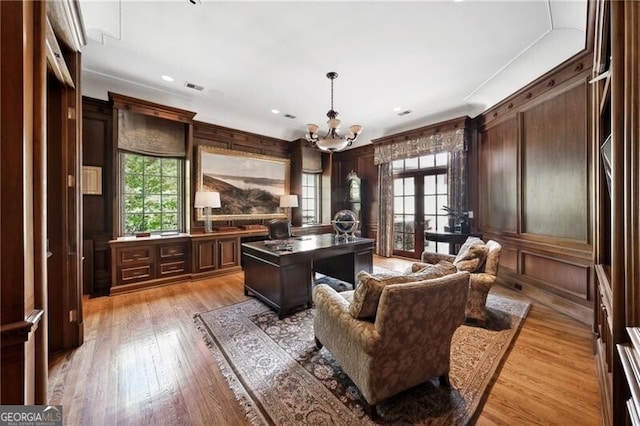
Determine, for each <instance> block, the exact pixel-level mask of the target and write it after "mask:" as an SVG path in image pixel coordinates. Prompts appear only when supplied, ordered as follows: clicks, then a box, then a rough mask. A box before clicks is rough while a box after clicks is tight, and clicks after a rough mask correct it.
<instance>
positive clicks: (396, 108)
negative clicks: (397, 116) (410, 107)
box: [393, 107, 402, 112]
mask: <svg viewBox="0 0 640 426" xmlns="http://www.w3.org/2000/svg"><path fill="white" fill-rule="evenodd" d="M400 110H402V108H400V107H395V108H394V109H393V112H398V111H400Z"/></svg>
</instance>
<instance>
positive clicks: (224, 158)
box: [196, 145, 290, 221]
mask: <svg viewBox="0 0 640 426" xmlns="http://www.w3.org/2000/svg"><path fill="white" fill-rule="evenodd" d="M289 174H290V161H289V159H287V158H278V157H271V156H268V155H262V154H254V153H250V152H242V151H233V150H229V149H222V148H216V147H211V146H205V145H200V146H198V153H197V164H196V191H216V192H219V193H220V204H221V206H220V208H214V209H212V212H211V220H213V221H219V220H262V219H275V218H284V217H286V215H285V213H284V212H283V211H281V209H280V207H279V206H280V195H284V194H288V193H289V185H290V182H289ZM202 210H203V209H197V211H196V220H204V214H203V212H202Z"/></svg>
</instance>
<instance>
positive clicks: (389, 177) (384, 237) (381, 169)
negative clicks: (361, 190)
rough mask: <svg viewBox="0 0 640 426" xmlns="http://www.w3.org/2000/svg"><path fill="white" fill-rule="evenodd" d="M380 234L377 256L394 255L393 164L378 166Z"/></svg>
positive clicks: (378, 235)
mask: <svg viewBox="0 0 640 426" xmlns="http://www.w3.org/2000/svg"><path fill="white" fill-rule="evenodd" d="M378 200H379V203H378V204H379V209H380V211H379V212H378V233H377V241H376V254H377V255H379V256H384V257H391V256H392V255H393V169H392V167H391V163H381V164H378Z"/></svg>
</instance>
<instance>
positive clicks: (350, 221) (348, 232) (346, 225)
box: [331, 210, 360, 239]
mask: <svg viewBox="0 0 640 426" xmlns="http://www.w3.org/2000/svg"><path fill="white" fill-rule="evenodd" d="M331 223H332V224H333V229H334V230H335V231H336V238H339V237H343V238H346V239H349V238H350V237H353V236H354V233H355V232H356V230H357V229H358V225H359V224H360V221H359V220H358V216H357V215H356V214H355V213H354V212H352V211H351V210H340V211H339V212H338V213H336V215H335V216H334V217H333V220H332V221H331Z"/></svg>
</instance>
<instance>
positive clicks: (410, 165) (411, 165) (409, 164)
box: [404, 157, 418, 170]
mask: <svg viewBox="0 0 640 426" xmlns="http://www.w3.org/2000/svg"><path fill="white" fill-rule="evenodd" d="M404 168H405V170H414V169H417V168H418V158H417V157H414V158H407V159H406V160H404Z"/></svg>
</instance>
